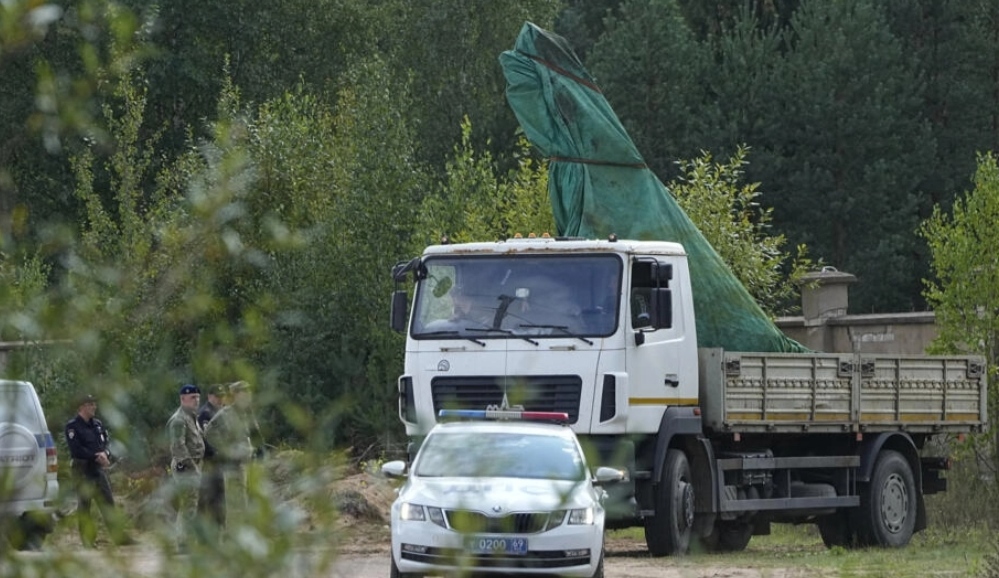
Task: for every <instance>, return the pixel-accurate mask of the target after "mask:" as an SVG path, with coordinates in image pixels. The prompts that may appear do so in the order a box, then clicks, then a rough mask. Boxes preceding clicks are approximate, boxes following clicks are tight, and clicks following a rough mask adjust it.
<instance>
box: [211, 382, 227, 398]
mask: <svg viewBox="0 0 999 578" xmlns="http://www.w3.org/2000/svg"><path fill="white" fill-rule="evenodd" d="M226 391H227V390H226V386H225V385H223V384H221V383H216V384H214V385H210V386H208V395H219V396H221V395H225V392H226Z"/></svg>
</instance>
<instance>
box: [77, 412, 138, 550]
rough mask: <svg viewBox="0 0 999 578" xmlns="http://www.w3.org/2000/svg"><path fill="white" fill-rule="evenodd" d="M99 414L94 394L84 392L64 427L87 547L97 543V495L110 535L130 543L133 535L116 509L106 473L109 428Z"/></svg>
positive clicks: (109, 457)
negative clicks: (95, 516) (74, 411)
mask: <svg viewBox="0 0 999 578" xmlns="http://www.w3.org/2000/svg"><path fill="white" fill-rule="evenodd" d="M96 415H97V399H96V398H95V397H94V396H92V395H85V396H83V397H81V398H80V400H79V403H78V405H77V413H76V416H75V417H74V418H73V419H71V420H69V421H68V422H66V428H65V435H66V445H68V446H69V454H70V457H71V463H72V466H71V470H72V474H73V483H74V485H75V486H76V495H77V506H76V517H77V523H78V525H79V529H80V540H81V541H82V542H83V545H84V546H86V547H88V548H93V547H94V546H95V543H96V540H97V521H96V519H95V518H94V515H93V512H92V507H91V505H92V503H93V501H94V500H95V499H96V501H97V506H98V509H100V511H101V517H103V518H104V523H105V524H106V525H107V527H108V533H110V534H111V539H112V540H113V541H114V542H115V543H117V544H130V543H132V539H131V538H130V537H129V536H128V535H127V534H126V533H125V528H124V517H123V516H121V514H119V513H118V512H117V510H116V509H115V506H114V495H113V494H112V493H111V482H110V480H109V479H108V474H107V470H108V468H109V467H111V452H110V451H109V450H108V431H107V429H105V428H104V424H103V423H101V420H99V419H97V417H95V416H96Z"/></svg>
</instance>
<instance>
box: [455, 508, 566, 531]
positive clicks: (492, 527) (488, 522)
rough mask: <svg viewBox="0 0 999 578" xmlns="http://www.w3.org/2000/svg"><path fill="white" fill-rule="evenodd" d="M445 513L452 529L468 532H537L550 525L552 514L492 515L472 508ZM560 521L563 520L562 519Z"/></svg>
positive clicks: (560, 513)
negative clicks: (549, 518) (549, 519)
mask: <svg viewBox="0 0 999 578" xmlns="http://www.w3.org/2000/svg"><path fill="white" fill-rule="evenodd" d="M444 514H445V515H446V516H447V524H448V526H449V527H450V528H451V529H452V530H456V531H458V532H464V533H466V534H477V533H488V534H536V533H538V532H541V531H542V530H544V529H545V527H546V526H547V525H548V517H549V515H550V514H549V513H548V512H536V513H534V512H532V513H517V514H507V515H506V516H497V517H490V516H487V515H485V514H483V513H482V512H475V511H471V510H445V511H444ZM554 515H555V516H559V517H561V516H565V512H564V511H560V512H555V513H554ZM558 521H559V522H561V519H560V520H558ZM553 524H554V523H553ZM554 525H557V524H554Z"/></svg>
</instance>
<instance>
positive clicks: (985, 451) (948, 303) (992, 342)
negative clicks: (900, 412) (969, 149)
mask: <svg viewBox="0 0 999 578" xmlns="http://www.w3.org/2000/svg"><path fill="white" fill-rule="evenodd" d="M974 182H975V188H974V189H973V190H972V191H971V192H969V193H968V194H967V195H965V196H964V197H960V198H958V199H957V200H955V202H954V206H953V210H952V211H951V213H950V214H948V213H946V212H944V211H943V210H941V209H940V208H939V207H937V208H935V209H934V211H933V215H932V216H931V217H930V218H929V219H928V220H927V221H925V222H923V224H922V226H921V227H920V234H921V235H922V236H923V237H924V238H925V239H926V240H927V243H928V244H929V247H930V251H931V254H932V260H931V263H930V265H931V267H932V271H933V274H934V278H932V279H927V280H926V281H925V284H926V290H925V295H926V299H927V301H928V302H929V303H930V304H931V305H932V306H933V310H934V311H935V313H936V319H937V326H938V327H939V334H938V336H937V338H936V340H935V341H934V346H933V348H934V352H940V353H977V354H980V355H984V356H985V358H986V362H987V366H988V371H989V373H988V378H989V408H988V421H989V422H990V423H992V424H995V423H999V365H997V364H999V292H997V291H996V287H999V264H997V263H996V262H995V260H994V259H993V258H991V253H988V252H986V253H983V250H985V248H986V247H996V246H999V232H997V231H996V227H995V223H996V222H997V219H999V163H997V156H996V154H995V153H990V154H983V155H979V157H978V170H977V171H976V173H975V178H974ZM983 255H985V256H986V258H983ZM966 450H967V452H966V455H968V454H970V455H971V457H972V458H974V459H975V462H976V463H977V464H978V465H979V466H980V467H981V468H983V470H984V471H982V472H981V475H983V476H986V477H988V478H990V479H992V480H997V481H996V482H993V483H994V484H999V476H997V473H999V472H997V467H996V464H997V459H999V436H996V434H995V432H992V433H987V434H982V435H978V436H972V437H971V438H969V445H968V446H967V447H966ZM996 489H997V490H999V485H997V487H996ZM996 493H997V494H999V492H996ZM976 505H980V504H979V503H977V502H976ZM992 507H994V508H999V504H993V505H992Z"/></svg>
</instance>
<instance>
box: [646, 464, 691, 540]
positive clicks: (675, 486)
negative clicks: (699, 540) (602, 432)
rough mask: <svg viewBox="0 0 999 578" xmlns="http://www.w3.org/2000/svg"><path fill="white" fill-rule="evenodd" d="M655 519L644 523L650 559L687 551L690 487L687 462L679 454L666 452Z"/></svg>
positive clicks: (656, 492)
mask: <svg viewBox="0 0 999 578" xmlns="http://www.w3.org/2000/svg"><path fill="white" fill-rule="evenodd" d="M654 505H655V509H656V515H655V516H652V517H649V518H646V519H645V543H646V545H647V546H648V548H649V553H650V554H652V555H653V556H680V555H683V554H686V553H687V551H688V550H689V548H690V536H691V534H692V533H693V526H694V486H693V484H692V483H691V475H690V462H688V461H687V456H686V454H684V453H683V452H682V451H680V450H676V449H673V450H669V452H667V454H666V464H665V467H664V468H663V474H662V479H660V480H659V484H658V485H657V486H656V489H655V498H654Z"/></svg>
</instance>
